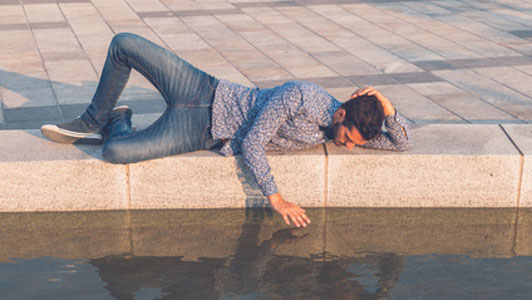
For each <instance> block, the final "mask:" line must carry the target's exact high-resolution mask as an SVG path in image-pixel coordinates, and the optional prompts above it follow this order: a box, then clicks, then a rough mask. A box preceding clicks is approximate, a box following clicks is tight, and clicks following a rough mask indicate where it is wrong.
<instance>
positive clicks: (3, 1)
mask: <svg viewBox="0 0 532 300" xmlns="http://www.w3.org/2000/svg"><path fill="white" fill-rule="evenodd" d="M19 4H20V2H19V0H0V5H2V6H4V5H5V6H7V5H13V6H14V5H19Z"/></svg>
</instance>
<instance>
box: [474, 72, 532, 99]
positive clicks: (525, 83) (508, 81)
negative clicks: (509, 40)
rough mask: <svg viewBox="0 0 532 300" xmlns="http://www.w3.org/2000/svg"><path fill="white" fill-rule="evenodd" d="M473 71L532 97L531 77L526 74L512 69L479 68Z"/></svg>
mask: <svg viewBox="0 0 532 300" xmlns="http://www.w3.org/2000/svg"><path fill="white" fill-rule="evenodd" d="M473 70H474V71H475V72H477V73H480V74H482V75H484V76H486V77H488V78H490V79H492V80H495V81H497V82H499V83H501V84H503V85H505V86H508V87H510V88H512V89H514V90H516V91H518V92H520V93H522V94H524V95H528V96H530V95H532V81H531V78H530V75H529V74H526V73H525V72H522V71H519V70H517V69H515V68H511V67H495V68H477V69H473Z"/></svg>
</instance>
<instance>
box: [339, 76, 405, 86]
mask: <svg viewBox="0 0 532 300" xmlns="http://www.w3.org/2000/svg"><path fill="white" fill-rule="evenodd" d="M345 78H347V79H348V80H349V81H351V82H353V83H354V84H356V85H357V86H367V85H388V84H399V82H398V81H397V80H395V79H394V78H393V77H391V76H390V75H387V74H375V75H359V76H346V77H345Z"/></svg>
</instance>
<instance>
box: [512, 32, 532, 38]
mask: <svg viewBox="0 0 532 300" xmlns="http://www.w3.org/2000/svg"><path fill="white" fill-rule="evenodd" d="M509 33H511V34H513V35H516V36H518V37H520V38H524V39H530V38H532V30H514V31H509Z"/></svg>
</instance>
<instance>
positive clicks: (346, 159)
mask: <svg viewBox="0 0 532 300" xmlns="http://www.w3.org/2000/svg"><path fill="white" fill-rule="evenodd" d="M411 134H412V136H413V139H414V148H413V149H412V150H411V151H408V152H402V153H398V152H389V151H378V150H370V149H363V148H356V149H354V150H351V151H348V150H347V149H345V148H341V147H337V146H335V145H333V144H331V143H328V144H323V145H317V146H316V147H314V148H312V149H309V150H305V151H298V152H286V153H268V159H269V161H270V165H271V168H272V173H273V175H274V176H275V178H276V182H277V184H278V186H279V190H280V192H281V193H282V194H283V197H284V198H285V199H286V200H288V201H293V202H296V203H298V204H299V205H301V206H303V207H470V208H472V207H515V208H519V207H532V161H531V159H530V155H531V154H532V125H520V124H505V125H478V124H474V125H465V124H429V125H424V126H421V127H419V128H416V129H414V130H412V133H411ZM0 153H2V157H1V158H0V174H1V175H0V211H2V212H31V211H87V210H136V209H175V208H183V209H184V208H187V209H188V208H243V207H263V206H267V200H266V198H265V197H263V196H262V194H261V192H260V190H259V189H258V186H257V184H256V183H255V180H254V178H253V176H252V174H251V173H250V171H249V170H248V169H247V167H246V166H245V163H244V161H243V158H242V157H241V156H240V155H237V156H235V157H223V156H221V155H219V154H217V153H215V152H212V151H197V152H193V153H187V154H182V155H177V156H173V157H167V158H162V159H155V160H151V161H147V162H141V163H136V164H129V165H113V164H109V163H106V162H104V161H103V159H102V157H101V149H100V147H99V146H88V145H79V146H78V145H76V146H74V145H60V144H56V143H53V142H49V141H47V140H45V139H44V138H43V137H42V136H41V135H40V133H39V131H38V130H3V131H0Z"/></svg>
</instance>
